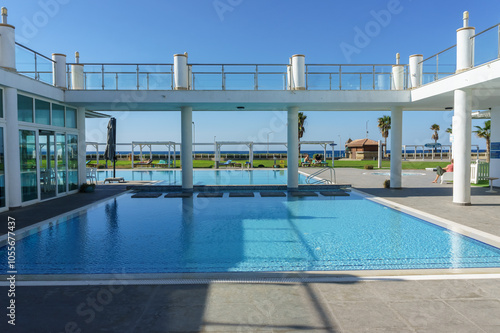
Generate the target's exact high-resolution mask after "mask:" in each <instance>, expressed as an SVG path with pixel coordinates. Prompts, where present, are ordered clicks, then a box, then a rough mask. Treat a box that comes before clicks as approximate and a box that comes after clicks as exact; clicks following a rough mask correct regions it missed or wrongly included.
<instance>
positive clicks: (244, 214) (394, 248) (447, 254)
mask: <svg viewBox="0 0 500 333" xmlns="http://www.w3.org/2000/svg"><path fill="white" fill-rule="evenodd" d="M131 195H132V194H130V193H128V194H124V195H121V196H119V197H117V198H115V199H110V200H108V201H106V202H105V203H102V204H99V205H98V206H95V207H93V208H91V209H88V210H86V211H84V212H83V213H81V214H80V215H79V216H76V217H74V218H71V219H69V220H68V221H67V222H64V223H60V224H57V225H55V226H51V227H48V228H46V229H44V230H42V231H41V232H39V233H36V234H33V235H30V236H27V237H25V238H23V239H20V240H18V242H17V244H16V256H17V257H16V264H17V270H18V274H76V273H80V274H93V273H169V272H234V271H243V272H256V271H291V270H295V271H304V270H310V271H323V270H346V271H347V270H382V269H384V270H385V269H389V270H392V269H423V268H472V267H500V249H498V248H495V247H492V246H489V245H487V244H484V243H481V242H479V241H476V240H474V239H471V238H468V237H465V236H462V235H460V234H457V233H455V232H452V231H450V230H447V229H443V228H441V227H438V226H436V225H434V224H432V223H429V222H426V221H423V220H421V219H418V218H415V217H412V216H410V215H407V214H404V213H401V212H398V211H396V210H393V209H391V208H388V207H385V206H382V205H380V204H377V203H374V202H372V201H370V200H367V199H365V198H364V197H362V196H360V195H358V194H356V193H351V194H350V196H349V197H324V196H322V195H319V196H318V197H301V198H297V197H291V196H287V197H275V198H262V197H260V195H259V194H258V193H255V197H252V198H236V197H228V193H225V194H224V197H222V198H198V197H196V193H195V197H192V198H182V199H181V198H164V197H163V196H161V197H159V198H148V199H137V198H131ZM0 256H1V257H3V258H6V248H5V247H3V248H0ZM6 264H7V260H3V261H2V262H1V263H0V270H1V272H2V273H1V274H5V273H6V271H7V267H6Z"/></svg>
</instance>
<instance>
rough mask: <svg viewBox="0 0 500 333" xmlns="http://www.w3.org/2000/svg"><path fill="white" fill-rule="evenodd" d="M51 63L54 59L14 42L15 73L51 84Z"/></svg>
mask: <svg viewBox="0 0 500 333" xmlns="http://www.w3.org/2000/svg"><path fill="white" fill-rule="evenodd" d="M53 63H54V61H53V60H52V59H50V58H49V57H46V56H44V55H43V54H41V53H38V52H36V51H34V50H32V49H30V48H29V47H26V46H24V45H22V44H20V43H18V42H16V69H17V73H19V74H22V75H24V76H27V77H30V78H32V79H35V80H38V81H42V82H45V83H48V84H53V75H52V70H53V68H52V66H53Z"/></svg>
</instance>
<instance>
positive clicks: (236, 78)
mask: <svg viewBox="0 0 500 333" xmlns="http://www.w3.org/2000/svg"><path fill="white" fill-rule="evenodd" d="M225 76H226V90H254V87H255V75H254V74H239V73H238V74H234V73H233V74H231V73H226V74H225Z"/></svg>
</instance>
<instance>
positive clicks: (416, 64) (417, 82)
mask: <svg viewBox="0 0 500 333" xmlns="http://www.w3.org/2000/svg"><path fill="white" fill-rule="evenodd" d="M422 60H424V56H423V55H421V54H414V55H411V56H410V64H409V67H410V84H411V88H418V87H420V86H421V85H422V74H423V67H424V65H423V64H422Z"/></svg>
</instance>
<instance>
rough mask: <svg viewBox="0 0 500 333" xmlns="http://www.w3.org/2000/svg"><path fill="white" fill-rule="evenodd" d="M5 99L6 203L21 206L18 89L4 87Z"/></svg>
mask: <svg viewBox="0 0 500 333" xmlns="http://www.w3.org/2000/svg"><path fill="white" fill-rule="evenodd" d="M3 90H4V99H5V120H6V122H7V126H5V145H6V147H5V148H6V149H5V154H6V156H5V157H6V158H5V164H6V165H5V182H6V184H5V185H6V186H5V187H6V192H7V193H6V199H7V200H6V201H7V202H6V205H7V206H8V207H10V208H15V207H20V206H21V203H22V197H21V159H20V153H19V124H18V120H17V89H14V88H7V87H5V88H3Z"/></svg>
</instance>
